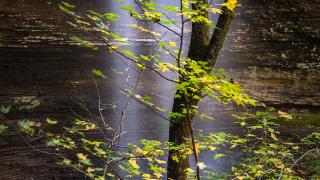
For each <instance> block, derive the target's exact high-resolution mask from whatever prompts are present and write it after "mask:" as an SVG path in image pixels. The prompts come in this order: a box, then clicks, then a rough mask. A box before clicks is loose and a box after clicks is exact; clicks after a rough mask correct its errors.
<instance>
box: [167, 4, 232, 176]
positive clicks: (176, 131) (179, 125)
mask: <svg viewBox="0 0 320 180" xmlns="http://www.w3.org/2000/svg"><path fill="white" fill-rule="evenodd" d="M198 3H200V4H201V3H207V1H206V0H199V1H198ZM193 8H197V4H195V5H194V6H193ZM202 16H205V17H208V12H204V13H203V14H202ZM233 18H234V13H233V12H232V11H230V10H228V9H227V8H225V7H223V14H222V15H220V17H219V20H218V23H217V27H218V28H219V29H215V31H214V33H213V34H212V36H211V39H210V42H209V27H208V26H207V25H206V24H205V23H199V22H196V23H192V33H191V41H190V46H189V52H188V58H190V59H193V60H196V61H207V62H209V65H210V67H211V68H213V66H214V64H215V62H216V59H217V57H218V54H219V51H220V49H221V48H222V45H223V43H224V40H225V38H226V35H227V32H228V29H229V27H230V25H231V22H232V20H233ZM208 42H209V44H208ZM183 79H184V78H182V82H183ZM182 82H181V83H182ZM178 97H180V98H178ZM189 101H190V100H189ZM191 102H192V105H197V104H198V102H199V100H195V99H193V100H191ZM186 104H187V100H186V99H185V94H183V93H182V92H179V91H177V92H176V94H175V98H174V102H173V107H172V113H180V114H182V112H183V109H184V108H185V105H186ZM192 105H191V106H192ZM191 106H189V107H191ZM191 116H192V117H193V115H192V114H191ZM188 122H189V121H188V117H186V116H185V117H183V116H182V117H180V116H179V117H171V118H170V127H169V142H171V143H173V144H175V145H181V144H186V143H187V141H186V138H189V137H190V132H191V131H190V128H189V124H188ZM176 155H178V156H177V157H178V161H177V160H173V159H172V157H173V156H176ZM189 167H190V164H189V158H188V157H187V158H183V157H181V156H180V157H179V152H178V151H176V150H170V151H169V157H168V168H167V171H168V179H173V180H185V179H187V171H186V169H188V168H189Z"/></svg>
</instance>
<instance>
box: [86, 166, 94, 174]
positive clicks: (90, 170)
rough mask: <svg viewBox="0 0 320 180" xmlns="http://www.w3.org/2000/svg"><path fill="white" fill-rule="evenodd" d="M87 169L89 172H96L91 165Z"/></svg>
mask: <svg viewBox="0 0 320 180" xmlns="http://www.w3.org/2000/svg"><path fill="white" fill-rule="evenodd" d="M86 171H87V173H92V172H94V169H92V168H91V167H88V168H87V170H86Z"/></svg>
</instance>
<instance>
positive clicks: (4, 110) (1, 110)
mask: <svg viewBox="0 0 320 180" xmlns="http://www.w3.org/2000/svg"><path fill="white" fill-rule="evenodd" d="M10 110H11V106H8V107H5V106H1V107H0V113H2V114H8V113H9V112H10Z"/></svg>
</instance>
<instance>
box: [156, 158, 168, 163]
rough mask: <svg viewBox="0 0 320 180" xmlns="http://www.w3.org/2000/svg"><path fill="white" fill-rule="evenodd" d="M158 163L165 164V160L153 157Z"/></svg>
mask: <svg viewBox="0 0 320 180" xmlns="http://www.w3.org/2000/svg"><path fill="white" fill-rule="evenodd" d="M155 160H156V161H157V163H159V164H166V163H167V162H166V161H164V160H161V159H155Z"/></svg>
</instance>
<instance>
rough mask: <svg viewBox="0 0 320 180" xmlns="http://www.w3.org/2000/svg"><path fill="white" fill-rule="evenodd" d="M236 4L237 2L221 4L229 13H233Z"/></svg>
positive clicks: (234, 0) (232, 0) (230, 1)
mask: <svg viewBox="0 0 320 180" xmlns="http://www.w3.org/2000/svg"><path fill="white" fill-rule="evenodd" d="M237 4H238V1H237V0H228V1H227V2H226V3H223V4H222V5H223V6H225V7H227V8H228V9H229V10H230V11H233V10H234V9H235V8H236V7H237Z"/></svg>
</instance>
